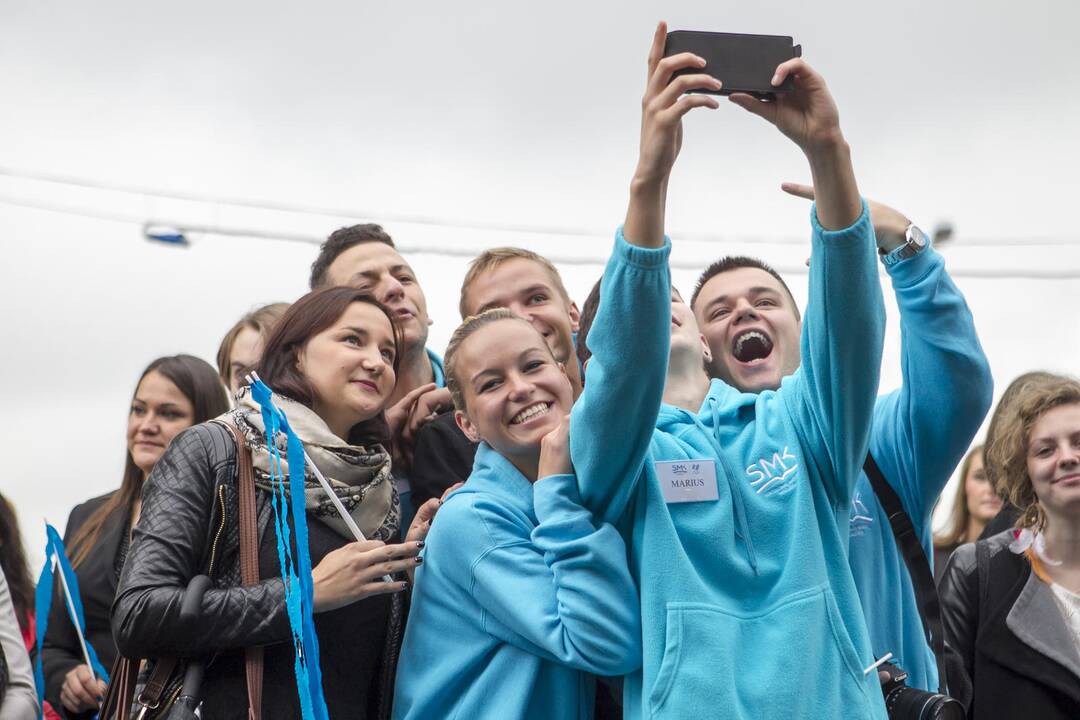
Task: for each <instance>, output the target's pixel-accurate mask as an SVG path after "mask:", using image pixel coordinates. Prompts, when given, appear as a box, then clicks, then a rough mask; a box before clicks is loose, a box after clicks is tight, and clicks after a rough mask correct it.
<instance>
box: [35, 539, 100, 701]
mask: <svg viewBox="0 0 1080 720" xmlns="http://www.w3.org/2000/svg"><path fill="white" fill-rule="evenodd" d="M45 536H46V537H45V566H44V567H43V568H41V575H40V576H39V577H38V583H37V589H36V590H35V591H34V616H35V618H36V619H37V638H36V640H37V657H36V658H35V659H34V684H35V685H36V686H37V693H38V706H39V707H41V708H42V709H41V714H40V715H39V717H40V718H44V717H45V710H44V706H45V670H44V668H43V667H42V664H41V656H42V648H43V647H44V641H45V631H46V629H47V628H48V627H49V612H50V610H51V609H52V602H53V581H54V577H53V569H52V560H53V558H54V557H55V558H56V560H57V562H56V565H57V567H58V568H59V569H60V572H61V573H63V574H64V579H65V580H66V581H67V587H68V591H69V592H70V593H71V605H72V606H74V615H72V608H71V607H69V606H68V602H67V598H66V597H64V598H61V602H63V603H64V608H65V609H66V610H67V612H68V615H69V616H70V617H71V622H72V624H74V625H77V626H78V627H79V630H80V631H81V632H82V636H83V640H85V641H86V654H87V655H89V656H90V666H91V667H92V668H93V669H94V673H95V674H96V675H97V676H98V677H99V678H101V679H102V680H104V681H105V683H106V684H108V683H109V673H108V671H107V670H105V666H104V665H102V664H101V660H99V659H98V655H97V653H96V652H94V646H93V645H91V644H90V639H89V638H88V637H87V636H86V616H85V613H84V612H83V605H82V595H81V594H80V592H79V579H78V577H76V576H75V570H74V569H73V568H72V567H71V563H70V562H69V561H68V558H67V550H66V549H65V548H64V541H63V540H62V539H61V538H60V533H58V532H57V531H56V528H54V527H53V526H52V525H49V524H48V523H46V524H45ZM59 594H60V595H63V594H64V592H63V589H62V588H61V590H60V593H59ZM95 717H97V716H96V715H95Z"/></svg>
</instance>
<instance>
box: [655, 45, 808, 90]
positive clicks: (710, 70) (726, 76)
mask: <svg viewBox="0 0 1080 720" xmlns="http://www.w3.org/2000/svg"><path fill="white" fill-rule="evenodd" d="M680 53H693V54H694V55H697V56H698V57H701V58H703V59H704V60H705V68H704V72H705V73H707V74H709V75H712V76H713V77H714V78H716V79H717V80H719V81H720V82H721V83H723V87H721V88H720V89H719V90H710V89H702V90H699V91H698V92H704V93H713V94H718V95H731V94H733V93H747V94H749V95H754V96H756V97H759V98H760V97H772V96H773V95H775V94H777V93H785V92H790V91H791V90H792V89H793V84H792V81H791V80H790V79H786V80H785V81H784V82H782V83H781V84H780V85H778V86H777V85H773V84H772V78H773V74H774V73H775V72H776V68H777V67H778V66H779V65H780V64H782V63H784V62H786V61H788V60H791V59H792V58H797V57H799V56H801V55H802V48H801V47H800V46H799V45H795V44H794V42H793V40H792V39H791V37H790V36H781V35H744V34H741V33H720V32H702V31H697V30H675V31H672V32H669V33H668V34H667V42H666V43H665V45H664V57H671V56H673V55H678V54H680ZM686 72H688V71H687V70H683V71H681V72H678V73H675V76H676V77H678V76H679V75H681V74H683V73H686Z"/></svg>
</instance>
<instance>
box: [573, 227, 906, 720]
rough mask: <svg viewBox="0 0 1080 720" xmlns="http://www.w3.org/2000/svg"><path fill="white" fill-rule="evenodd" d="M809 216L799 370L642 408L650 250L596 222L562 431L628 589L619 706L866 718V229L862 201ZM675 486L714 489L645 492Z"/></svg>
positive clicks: (655, 330) (870, 690)
mask: <svg viewBox="0 0 1080 720" xmlns="http://www.w3.org/2000/svg"><path fill="white" fill-rule="evenodd" d="M811 218H812V224H813V261H812V262H811V265H810V302H809V306H808V309H807V314H806V318H805V320H804V323H803V334H802V339H801V343H802V360H803V362H802V367H801V368H800V369H799V370H798V371H797V372H796V373H795V374H794V375H792V376H790V377H787V378H785V379H784V381H783V383H782V385H781V387H780V389H779V390H777V391H765V392H762V393H759V394H749V393H740V392H738V391H736V390H735V389H733V388H731V387H730V386H728V385H725V384H724V383H723V382H721V381H719V380H716V381H713V383H712V385H711V387H710V389H709V392H708V395H707V397H706V398H705V401H704V403H703V404H702V407H701V410H700V412H699V413H697V414H693V413H689V412H686V411H684V410H681V409H678V408H674V407H670V406H663V407H662V406H661V398H662V394H663V388H664V383H665V379H666V369H667V359H668V358H667V355H668V347H669V344H670V331H671V326H670V322H671V314H670V313H671V306H670V287H671V284H670V276H669V271H668V263H667V257H668V253H669V250H670V245H666V246H665V247H664V248H661V249H645V248H640V247H634V246H631V245H629V244H628V243H626V241H625V240H624V239H623V238H622V236H621V231H620V233H619V235H618V236H617V237H616V241H615V243H616V244H615V251H614V253H613V254H612V257H611V260H610V261H609V263H608V266H607V269H606V271H605V273H604V278H603V283H602V285H601V299H600V306H599V310H598V312H597V315H596V319H595V320H594V323H593V326H592V329H591V330H590V332H589V337H588V345H589V348H590V350H592V353H593V354H592V360H591V361H590V363H589V367H588V370H587V378H586V382H585V390H584V393H583V394H582V396H581V397H580V398H579V400H578V402H577V403H576V404H575V406H574V409H573V412H572V414H571V424H570V443H571V455H572V458H573V462H574V468H575V471H576V472H577V476H578V484H579V487H580V489H581V498H582V500H583V502H584V504H585V506H586V507H587V508H590V509H592V510H593V511H594V512H595V513H596V514H597V517H598V519H604V520H607V521H610V522H613V523H615V524H616V526H617V527H619V528H620V530H621V531H622V532H623V534H624V537H625V538H626V539H627V544H628V546H629V549H630V554H631V572H633V573H634V575H635V579H636V580H637V581H638V586H639V590H640V593H641V619H642V630H643V633H644V634H643V638H642V645H643V663H642V668H641V670H640V671H637V672H635V673H633V674H631V675H628V676H627V678H626V682H625V687H624V711H625V717H627V718H631V719H632V718H640V717H670V718H694V717H710V718H716V717H723V718H753V719H754V720H769V719H771V718H777V719H780V718H783V720H788V719H789V718H791V717H805V718H815V719H817V718H840V717H850V718H876V719H881V720H883V719H884V718H885V707H884V703H883V702H882V697H881V690H880V686H879V684H878V680H877V675H876V673H873V672H871V673H869V674H864V673H863V669H864V668H865V667H867V666H868V665H870V664H871V663H872V662H873V657H872V655H871V650H870V642H869V638H868V635H867V630H866V624H865V621H864V620H863V615H862V609H861V608H860V607H859V599H858V595H857V593H856V590H855V583H854V581H853V580H852V577H851V571H850V569H849V568H848V563H847V552H846V550H847V540H848V527H847V526H848V510H849V507H850V503H851V493H852V486H853V485H854V482H855V478H856V477H857V475H858V469H859V467H860V466H861V464H862V461H863V457H864V456H865V454H866V447H867V436H868V431H869V426H870V417H871V412H872V410H873V405H874V397H875V395H876V393H877V383H878V372H879V367H880V364H881V346H882V341H883V331H884V308H883V302H882V296H881V287H880V284H879V282H878V278H877V267H876V264H875V260H874V255H875V253H874V246H875V244H874V235H873V230H872V228H871V225H870V220H869V216H868V213H867V211H866V208H865V207H864V208H863V213H862V215H861V216H860V218H859V219H858V220H857V221H856V222H855V224H854V225H852V226H851V227H849V228H846V229H843V230H840V231H836V232H828V231H825V230H824V229H823V228H822V227H821V226H820V225H819V224H818V223H817V220H816V215H815V211H814V210H812V211H811ZM671 461H684V462H677V463H673V462H671ZM695 466H696V467H695ZM713 472H714V473H715V476H714V479H713V477H712V473H713ZM687 487H689V488H690V491H691V492H698V493H702V494H705V495H709V494H711V496H712V497H713V498H715V499H712V500H703V501H696V502H672V503H670V504H669V503H668V502H666V501H665V493H666V494H668V495H669V496H677V495H679V494H681V493H684V492H687V489H686V488H687ZM680 499H682V498H680Z"/></svg>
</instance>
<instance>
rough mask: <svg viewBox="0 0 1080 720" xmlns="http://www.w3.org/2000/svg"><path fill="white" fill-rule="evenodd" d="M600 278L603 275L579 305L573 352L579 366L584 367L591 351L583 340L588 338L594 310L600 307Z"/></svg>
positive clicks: (594, 314)
mask: <svg viewBox="0 0 1080 720" xmlns="http://www.w3.org/2000/svg"><path fill="white" fill-rule="evenodd" d="M601 280H603V276H601V278H600V280H597V281H596V284H595V285H593V286H592V290H590V291H589V296H588V297H587V298H585V304H584V305H582V306H581V317H579V318H578V331H577V337H576V338H574V352H575V353H576V354H577V359H578V362H579V363H581V367H585V363H586V362H588V360H589V358H591V357H592V351H591V350H589V346H588V345H586V344H585V341H586V340H588V338H589V329H590V328H592V324H593V320H595V319H596V311H597V309H598V308H599V307H600V281H601Z"/></svg>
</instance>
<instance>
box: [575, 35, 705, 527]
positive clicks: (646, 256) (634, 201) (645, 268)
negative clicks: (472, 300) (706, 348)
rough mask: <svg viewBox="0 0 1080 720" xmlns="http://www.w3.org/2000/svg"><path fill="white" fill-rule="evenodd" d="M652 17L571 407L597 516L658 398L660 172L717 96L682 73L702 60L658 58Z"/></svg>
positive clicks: (645, 441)
mask: <svg viewBox="0 0 1080 720" xmlns="http://www.w3.org/2000/svg"><path fill="white" fill-rule="evenodd" d="M666 35H667V26H666V25H665V24H664V23H660V24H659V25H658V26H657V28H656V34H655V35H654V37H653V43H652V48H651V50H650V53H649V63H648V79H647V85H646V89H645V96H644V98H643V100H642V115H641V147H640V155H639V159H638V165H637V169H636V170H635V172H634V178H633V180H632V182H631V185H630V204H629V207H628V209H627V212H626V221H625V223H624V224H623V227H622V228H620V229H619V231H618V232H617V233H616V237H615V249H614V251H613V252H612V254H611V259H610V260H609V261H608V264H607V268H606V269H605V271H604V277H603V280H602V281H601V286H600V305H599V308H598V310H597V313H596V318H595V320H594V321H593V325H592V328H591V330H590V331H589V335H588V338H587V339H586V344H587V345H588V347H589V350H590V351H591V352H592V357H591V359H590V360H589V365H588V367H587V368H586V372H585V390H584V392H583V393H582V396H581V397H580V398H579V399H578V401H577V403H575V405H574V410H573V413H572V421H571V428H572V429H571V433H570V437H571V449H572V455H573V458H574V468H575V469H576V471H577V477H578V485H579V488H580V490H581V499H582V502H583V503H584V504H585V507H586V508H588V509H589V510H591V511H593V512H594V513H596V515H597V518H598V519H599V520H602V521H609V522H617V521H618V520H619V519H620V518H622V517H623V515H624V513H625V512H626V509H627V507H628V504H629V500H630V498H631V497H632V496H633V491H634V482H635V481H636V479H637V476H638V474H639V471H640V469H641V464H642V462H643V461H644V458H645V453H646V452H647V450H648V445H649V439H650V438H651V437H652V432H653V428H654V427H655V424H656V415H657V413H658V412H659V410H660V402H661V399H662V398H663V392H664V380H665V376H666V374H667V359H668V346H669V344H670V338H671V275H670V271H669V269H668V262H667V261H668V253H669V251H670V245H669V244H668V242H667V240H666V238H665V236H664V206H665V202H666V198H667V186H668V178H669V176H670V174H671V168H672V166H673V165H674V163H675V159H676V157H677V156H678V154H679V149H680V147H681V145H682V117H683V116H684V115H685V114H686V113H688V112H689V111H690V110H692V109H693V108H695V107H709V108H716V107H717V102H716V99H715V98H713V97H711V96H708V95H701V94H689V95H688V94H685V93H687V92H689V91H690V90H694V89H702V88H709V89H713V90H717V89H719V87H720V83H719V81H717V80H716V79H714V78H712V77H711V76H709V75H705V74H693V75H684V76H680V77H678V78H675V79H674V80H672V77H673V75H674V73H675V72H676V71H678V70H681V69H684V68H695V67H696V68H702V67H704V64H705V61H704V60H702V59H701V58H700V57H697V56H696V55H692V54H690V53H683V54H680V55H674V56H672V57H668V58H665V57H663V54H664V40H665V38H666Z"/></svg>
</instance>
